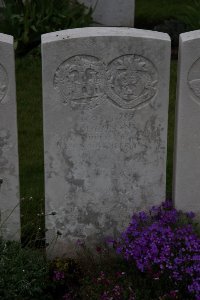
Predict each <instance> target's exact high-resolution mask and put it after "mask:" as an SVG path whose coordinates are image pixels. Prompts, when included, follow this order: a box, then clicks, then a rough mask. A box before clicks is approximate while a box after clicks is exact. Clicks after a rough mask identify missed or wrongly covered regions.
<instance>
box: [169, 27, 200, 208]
mask: <svg viewBox="0 0 200 300" xmlns="http://www.w3.org/2000/svg"><path fill="white" fill-rule="evenodd" d="M176 117H177V119H176V122H177V124H176V144H175V145H176V148H175V153H176V154H175V160H174V201H175V205H176V207H177V208H179V209H182V210H185V211H187V210H193V211H195V212H196V213H200V201H199V197H200V130H199V128H200V30H197V31H193V32H187V33H183V34H181V35H180V48H179V73H178V88H177V116H176Z"/></svg>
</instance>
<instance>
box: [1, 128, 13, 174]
mask: <svg viewBox="0 0 200 300" xmlns="http://www.w3.org/2000/svg"><path fill="white" fill-rule="evenodd" d="M9 139H10V133H9V131H8V130H5V129H0V173H4V172H6V171H9V173H13V172H14V170H13V167H12V166H10V165H9V161H8V159H7V157H6V152H7V151H9V149H10V147H11V145H10V143H9Z"/></svg>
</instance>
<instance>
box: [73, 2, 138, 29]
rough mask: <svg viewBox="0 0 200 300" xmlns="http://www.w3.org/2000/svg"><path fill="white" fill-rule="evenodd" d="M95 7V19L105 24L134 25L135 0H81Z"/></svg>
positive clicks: (96, 21)
mask: <svg viewBox="0 0 200 300" xmlns="http://www.w3.org/2000/svg"><path fill="white" fill-rule="evenodd" d="M79 2H80V3H83V4H85V5H86V6H87V7H92V9H93V14H92V16H93V20H94V22H95V23H97V24H98V25H103V26H125V27H133V25H134V11H135V0H79Z"/></svg>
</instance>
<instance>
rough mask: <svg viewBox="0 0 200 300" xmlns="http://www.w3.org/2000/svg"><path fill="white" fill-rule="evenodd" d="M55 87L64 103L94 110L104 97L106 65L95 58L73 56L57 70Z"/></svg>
mask: <svg viewBox="0 0 200 300" xmlns="http://www.w3.org/2000/svg"><path fill="white" fill-rule="evenodd" d="M54 87H55V88H56V89H57V91H58V93H59V94H60V97H61V99H62V102H63V103H69V104H71V105H72V106H76V105H83V106H87V107H88V106H89V107H90V108H94V107H96V106H97V105H98V104H99V103H100V102H101V100H102V96H103V95H104V87H105V65H104V64H103V63H102V62H101V61H100V60H99V59H98V58H96V57H94V56H88V55H77V56H73V57H71V58H69V59H67V60H66V61H64V62H63V63H62V64H61V65H60V66H59V67H58V69H57V70H56V73H55V75H54Z"/></svg>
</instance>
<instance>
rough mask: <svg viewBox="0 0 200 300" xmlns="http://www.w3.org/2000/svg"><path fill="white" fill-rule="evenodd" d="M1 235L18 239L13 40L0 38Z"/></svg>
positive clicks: (17, 174)
mask: <svg viewBox="0 0 200 300" xmlns="http://www.w3.org/2000/svg"><path fill="white" fill-rule="evenodd" d="M0 231H1V232H0V235H3V236H4V238H6V239H12V240H13V239H15V240H18V239H19V238H20V212H19V170H18V143H17V117H16V91H15V64H14V47H13V37H11V36H9V35H5V34H0Z"/></svg>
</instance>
